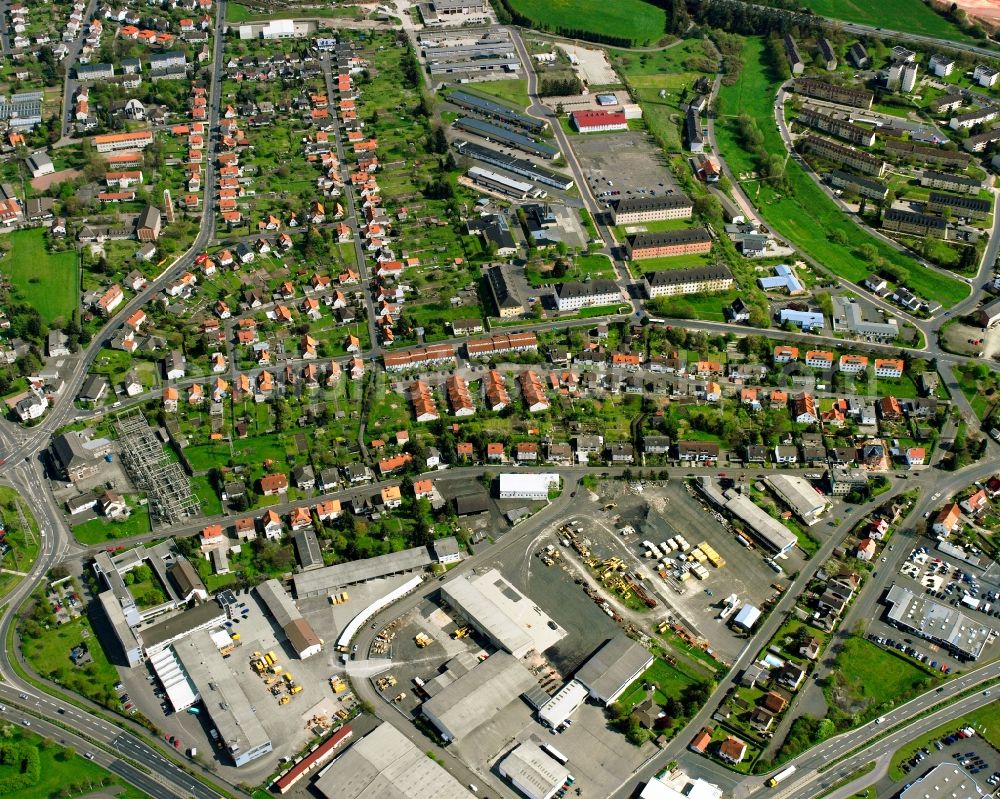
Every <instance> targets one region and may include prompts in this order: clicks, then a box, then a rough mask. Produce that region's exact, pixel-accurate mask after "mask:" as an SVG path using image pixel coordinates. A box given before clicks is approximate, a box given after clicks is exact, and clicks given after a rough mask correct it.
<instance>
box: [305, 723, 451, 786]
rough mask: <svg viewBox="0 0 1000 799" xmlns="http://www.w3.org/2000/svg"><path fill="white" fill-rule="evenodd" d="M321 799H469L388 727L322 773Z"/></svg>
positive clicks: (319, 782) (438, 767)
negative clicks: (322, 797) (376, 798)
mask: <svg viewBox="0 0 1000 799" xmlns="http://www.w3.org/2000/svg"><path fill="white" fill-rule="evenodd" d="M313 787H314V788H315V789H316V791H317V792H318V793H319V794H320V795H321V796H324V797H326V799H375V797H378V799H468V797H469V791H468V790H467V789H466V788H465V786H463V785H462V784H461V783H460V782H459V781H458V780H456V779H455V778H454V777H453V776H451V774H449V773H448V772H447V771H445V769H444V767H443V766H441V765H440V764H439V763H438V762H437V761H436V760H432V759H431V758H429V757H427V755H426V754H425V753H424V752H423V751H422V750H421V749H420V748H418V747H417V746H415V745H414V744H413V743H412V742H411V741H410V739H409V738H407V737H406V736H405V735H403V733H401V732H400V731H399V730H397V729H396V728H395V727H393V726H392V725H391V724H381V725H379V726H378V727H376V728H375V729H374V730H372V732H370V733H368V734H367V735H366V736H365V737H364V738H362V739H361V740H360V741H357V742H356V743H354V744H353V745H352V746H351V747H350V748H349V749H347V750H346V751H345V752H343V753H342V754H340V755H338V756H337V758H336V759H335V760H334V761H333V762H332V763H331V764H330V765H328V766H326V767H325V768H324V769H323V770H322V771H321V772H320V777H319V779H318V780H316V782H315V783H314V785H313Z"/></svg>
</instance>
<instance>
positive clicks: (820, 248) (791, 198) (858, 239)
mask: <svg viewBox="0 0 1000 799" xmlns="http://www.w3.org/2000/svg"><path fill="white" fill-rule="evenodd" d="M764 58H765V55H764V43H763V41H762V40H761V39H755V38H749V39H747V40H746V44H745V46H744V49H743V61H744V69H743V72H742V73H741V76H740V80H739V81H737V82H736V83H735V84H734V85H732V86H723V87H722V89H721V90H720V92H719V104H720V118H719V120H718V122H717V123H716V133H717V137H718V144H719V148H720V150H721V152H722V155H723V156H724V157H725V159H726V161H727V162H728V163H729V166H730V168H731V169H732V170H733V173H734V174H735V175H736V176H737V177H739V175H741V174H745V175H749V174H750V173H752V172H753V171H754V169H755V164H754V162H753V158H752V156H751V155H750V153H748V152H747V151H746V150H745V149H744V148H743V147H742V144H741V139H740V134H739V131H738V129H737V120H736V118H737V116H738V115H739V114H741V113H746V114H749V115H750V116H751V117H753V118H754V119H755V120H756V121H757V124H758V127H759V128H760V130H761V132H762V134H763V137H764V148H765V149H766V150H767V151H768V152H770V153H780V152H783V150H784V145H783V143H782V141H781V137H780V135H779V134H778V131H777V129H776V128H775V125H774V117H773V114H772V110H773V102H774V97H775V93H776V90H777V82H776V81H775V80H774V79H773V77H772V76H771V74H770V71H769V69H768V67H767V65H766V64H765V62H764ZM786 175H787V178H788V182H789V184H790V189H791V191H790V192H789V193H781V192H779V191H778V189H776V188H775V187H774V185H772V184H771V183H768V182H763V181H758V180H756V179H747V180H744V181H743V188H744V190H745V191H746V192H747V194H748V196H749V197H750V200H751V202H753V203H754V204H755V205H756V206H757V208H758V209H759V210H760V213H761V215H762V216H763V217H764V218H765V219H766V220H767V221H768V223H769V224H770V225H771V227H773V228H774V230H775V231H777V232H778V233H780V234H781V235H783V236H785V237H786V238H787V239H788V240H789V241H791V243H792V244H794V245H795V246H796V247H798V248H800V249H801V250H802V251H803V252H805V253H807V254H809V255H810V256H812V257H813V258H815V259H816V260H817V261H819V262H820V263H821V264H823V265H824V266H825V267H826V268H828V269H829V270H830V271H831V272H834V273H835V274H837V275H840V276H841V277H844V278H846V279H847V280H850V281H853V282H859V281H861V280H863V279H864V278H865V277H866V276H867V275H868V274H870V273H871V271H872V264H871V261H870V259H868V258H866V257H864V256H863V255H862V254H861V248H865V249H867V248H869V247H870V248H873V249H874V251H875V252H876V253H877V257H879V258H882V259H884V260H885V261H886V262H887V263H892V264H895V265H896V266H898V267H900V268H901V269H903V270H905V272H906V273H907V274H908V278H907V280H906V281H905V283H906V285H907V286H909V287H910V288H911V289H913V290H914V291H915V292H916V293H917V294H919V295H921V296H922V297H924V298H926V299H931V300H937V301H938V302H940V303H941V304H942V305H944V306H951V305H954V304H955V303H956V302H958V301H959V300H961V299H963V298H964V297H965V296H966V295H967V294H968V287H967V286H966V285H965V284H963V283H960V282H959V281H957V280H953V279H951V278H949V277H946V276H944V275H940V274H938V273H936V272H931V271H930V270H927V269H924V268H923V267H921V266H920V265H919V264H917V263H916V262H915V261H913V260H912V259H910V258H908V257H906V256H905V255H903V254H902V253H899V252H897V251H896V250H894V249H893V248H891V247H889V246H888V245H887V244H885V243H884V242H881V241H879V240H877V239H875V238H873V237H872V236H870V235H868V234H867V233H865V232H864V231H863V230H861V229H860V228H859V227H857V225H855V224H854V223H853V222H852V221H851V220H849V219H847V218H846V217H845V216H844V214H843V213H842V212H841V211H840V210H839V209H838V208H837V206H835V205H834V204H833V201H832V200H830V198H829V197H827V196H826V194H824V193H823V191H822V190H821V189H820V188H819V187H818V186H817V185H816V184H815V183H814V182H813V180H812V178H810V177H809V176H808V175H807V174H806V173H805V171H804V170H803V169H802V167H801V166H799V164H798V163H796V162H795V161H793V160H791V159H789V160H788V161H787V164H786ZM835 231H836V237H837V238H838V239H840V240H841V241H843V242H845V243H844V244H839V243H837V241H835V240H834V236H833V235H831V234H833V233H834V232H835Z"/></svg>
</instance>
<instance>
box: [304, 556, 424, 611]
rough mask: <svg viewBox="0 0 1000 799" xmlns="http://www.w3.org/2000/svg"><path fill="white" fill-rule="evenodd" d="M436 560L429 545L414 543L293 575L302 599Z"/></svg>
mask: <svg viewBox="0 0 1000 799" xmlns="http://www.w3.org/2000/svg"><path fill="white" fill-rule="evenodd" d="M432 562H433V558H431V554H430V552H429V551H428V549H427V547H413V548H412V549H403V550H400V551H399V552H390V553H388V554H386V555H376V556H375V557H374V558H365V559H364V560H355V561H351V562H349V563H338V564H336V565H334V566H327V567H325V568H323V569H315V570H314V571H309V572H302V573H301V574H296V575H295V576H294V577H293V578H292V584H293V585H294V586H295V596H296V597H298V598H299V599H303V598H305V597H311V596H323V595H325V594H330V593H331V592H332V591H333V590H334V589H335V588H344V587H345V586H349V585H357V584H358V583H366V582H368V581H369V580H376V579H378V578H380V577H389V576H390V575H393V574H407V573H409V572H412V571H420V570H423V569H426V568H427V567H428V566H430V565H431V563H432Z"/></svg>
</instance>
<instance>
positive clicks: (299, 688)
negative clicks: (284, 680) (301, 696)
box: [288, 685, 302, 696]
mask: <svg viewBox="0 0 1000 799" xmlns="http://www.w3.org/2000/svg"><path fill="white" fill-rule="evenodd" d="M301 691H302V686H301V685H293V686H292V687H291V688H289V689H288V693H290V694H291V695H292V696H294V695H295V694H297V693H300V692H301Z"/></svg>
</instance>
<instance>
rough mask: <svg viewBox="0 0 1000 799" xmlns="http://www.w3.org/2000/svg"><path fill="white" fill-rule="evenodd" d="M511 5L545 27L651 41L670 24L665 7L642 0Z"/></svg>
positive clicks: (516, 0) (523, 0) (524, 0)
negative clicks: (667, 22)
mask: <svg viewBox="0 0 1000 799" xmlns="http://www.w3.org/2000/svg"><path fill="white" fill-rule="evenodd" d="M509 2H510V6H511V8H513V9H514V10H515V11H516V12H518V13H519V14H523V15H524V16H525V17H528V18H529V19H530V20H532V21H533V22H534V23H535V24H536V25H537V26H538V27H539V28H541V29H542V30H550V31H552V32H553V33H557V32H559V29H563V30H567V31H569V30H577V31H587V32H589V33H599V34H602V35H604V36H615V37H620V38H622V39H629V40H631V41H632V43H633V44H649V43H650V42H654V41H656V40H657V39H659V38H660V37H661V36H662V35H663V33H664V28H665V26H666V15H665V14H664V12H663V10H662V9H660V8H656V7H655V6H652V5H650V4H649V3H644V2H642V0H618V2H616V3H606V2H602V0H509Z"/></svg>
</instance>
